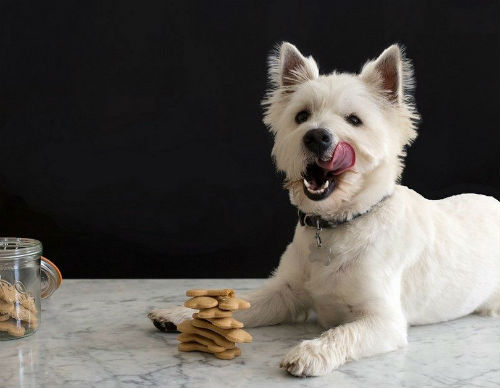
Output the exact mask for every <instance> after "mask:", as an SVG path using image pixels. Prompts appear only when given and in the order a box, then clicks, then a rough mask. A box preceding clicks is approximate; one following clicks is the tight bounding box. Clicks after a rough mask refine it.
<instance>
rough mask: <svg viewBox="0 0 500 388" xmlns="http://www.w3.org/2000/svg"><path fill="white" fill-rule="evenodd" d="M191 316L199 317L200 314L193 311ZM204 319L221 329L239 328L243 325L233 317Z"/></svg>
mask: <svg viewBox="0 0 500 388" xmlns="http://www.w3.org/2000/svg"><path fill="white" fill-rule="evenodd" d="M193 318H200V314H198V313H194V314H193ZM205 320H206V321H208V322H210V323H212V324H213V325H215V326H217V327H220V328H221V329H241V328H242V327H243V323H242V322H240V321H237V320H236V319H234V318H233V317H226V318H205Z"/></svg>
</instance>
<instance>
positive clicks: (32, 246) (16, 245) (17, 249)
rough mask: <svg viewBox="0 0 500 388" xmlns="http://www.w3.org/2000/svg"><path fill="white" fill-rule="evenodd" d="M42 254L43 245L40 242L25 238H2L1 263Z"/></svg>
mask: <svg viewBox="0 0 500 388" xmlns="http://www.w3.org/2000/svg"><path fill="white" fill-rule="evenodd" d="M41 253H42V243H41V242H40V241H38V240H35V239H32V238H24V237H0V261H1V260H9V259H16V258H21V257H26V256H32V255H36V254H41ZM33 259H36V257H34V258H33Z"/></svg>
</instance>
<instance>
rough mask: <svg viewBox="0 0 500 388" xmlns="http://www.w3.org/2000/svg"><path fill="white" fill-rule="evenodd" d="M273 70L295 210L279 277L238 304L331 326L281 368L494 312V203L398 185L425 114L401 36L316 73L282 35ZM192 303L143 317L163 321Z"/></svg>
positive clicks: (312, 370)
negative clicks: (341, 67) (353, 63)
mask: <svg viewBox="0 0 500 388" xmlns="http://www.w3.org/2000/svg"><path fill="white" fill-rule="evenodd" d="M269 73H270V78H271V82H272V88H271V90H270V91H269V92H268V94H267V96H266V99H265V100H264V106H265V107H266V112H265V118H264V122H265V123H266V124H267V125H268V126H269V128H270V130H271V132H272V133H273V134H274V136H275V144H274V148H273V151H272V154H273V157H274V158H275V161H276V165H277V168H278V170H280V171H283V172H284V173H285V174H286V187H287V189H288V190H289V192H290V199H291V201H292V203H293V204H294V205H295V206H297V208H298V209H299V216H300V220H299V221H300V222H299V223H298V225H297V228H296V230H295V236H294V239H293V242H292V243H291V244H290V245H289V246H288V247H287V249H286V251H285V253H284V254H283V256H282V257H281V261H280V265H279V267H278V268H277V269H276V271H275V273H274V274H273V276H272V277H271V278H270V279H269V280H268V281H267V283H266V285H265V286H264V287H263V288H262V289H260V290H258V291H256V292H255V293H253V294H252V295H249V296H248V299H249V300H250V302H251V303H252V307H251V308H250V309H249V310H246V311H241V312H239V313H238V314H237V316H236V317H237V319H239V320H241V321H243V322H244V324H245V325H246V326H248V327H252V326H265V325H274V324H278V323H281V322H291V321H295V320H298V319H303V317H304V316H306V315H307V312H308V311H309V310H311V309H312V310H314V311H315V312H316V314H317V317H318V321H319V323H320V324H321V325H322V326H324V327H325V328H326V329H327V330H326V331H325V332H324V333H323V334H322V335H321V336H320V337H319V338H316V339H312V340H307V341H303V342H301V343H300V344H298V345H297V346H296V347H294V348H293V349H291V350H290V351H289V352H288V354H287V355H286V356H285V358H284V359H283V361H282V362H281V367H282V368H284V369H286V370H287V371H288V372H289V373H291V374H293V375H296V376H319V375H324V374H326V373H328V372H329V371H331V370H332V369H334V368H337V367H338V366H340V365H342V364H343V363H345V362H346V361H348V360H356V359H358V358H360V357H365V356H370V355H374V354H377V353H382V352H389V351H392V350H395V349H397V348H399V347H402V346H405V345H406V343H407V327H408V325H417V324H425V323H434V322H440V321H446V320H449V319H454V318H458V317H461V316H464V315H467V314H470V313H472V312H476V313H480V314H485V315H495V314H496V313H497V312H498V310H499V307H500V249H499V241H500V203H499V202H498V201H497V200H495V199H494V198H492V197H487V196H482V195H475V194H463V195H457V196H453V197H450V198H446V199H442V200H439V201H431V200H427V199H425V198H423V197H422V196H421V195H419V194H418V193H416V192H414V191H412V190H411V189H409V188H407V187H405V186H401V185H398V184H397V183H398V180H399V178H400V175H401V172H402V169H403V157H404V155H405V147H406V146H408V145H409V144H410V143H411V142H412V140H413V139H415V137H416V136H417V134H416V131H415V126H416V120H417V119H418V114H417V112H416V110H415V107H414V106H413V104H412V99H411V97H410V95H409V91H410V89H411V88H412V82H413V81H412V70H411V66H410V63H409V62H408V61H407V60H405V59H404V57H403V54H402V51H401V49H400V48H399V47H398V46H397V45H393V46H391V47H389V48H388V49H386V50H385V51H384V52H383V53H382V54H381V55H380V57H379V58H377V59H376V60H374V61H371V62H368V63H366V64H365V66H364V67H363V69H362V70H361V72H360V74H339V73H335V72H334V73H332V74H329V75H319V71H318V67H317V65H316V62H315V61H314V59H313V58H312V57H308V58H305V57H304V56H302V54H301V53H300V52H299V51H298V50H297V49H296V48H295V46H293V45H291V44H289V43H283V44H282V45H281V47H280V49H279V50H278V51H277V53H276V55H274V56H272V57H271V60H270V70H269ZM191 313H192V310H189V309H186V308H184V307H174V308H171V309H164V310H154V311H152V312H151V313H150V314H149V317H150V318H151V319H153V320H154V322H155V324H156V325H157V326H159V327H162V326H165V325H166V324H167V323H168V322H172V323H173V324H177V323H179V322H181V321H182V320H184V319H188V318H190V317H191ZM172 323H170V325H171V327H173V324H172Z"/></svg>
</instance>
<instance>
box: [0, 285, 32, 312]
mask: <svg viewBox="0 0 500 388" xmlns="http://www.w3.org/2000/svg"><path fill="white" fill-rule="evenodd" d="M1 301H4V302H6V303H16V302H17V303H19V304H21V306H23V307H24V308H26V309H28V310H29V311H31V312H33V313H36V312H37V309H36V306H35V299H34V298H33V297H32V296H31V295H29V294H25V293H23V292H19V291H18V290H16V287H15V286H14V285H13V284H10V283H9V282H7V281H5V280H0V302H1Z"/></svg>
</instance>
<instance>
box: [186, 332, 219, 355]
mask: <svg viewBox="0 0 500 388" xmlns="http://www.w3.org/2000/svg"><path fill="white" fill-rule="evenodd" d="M177 340H179V341H180V342H197V343H199V344H200V345H203V346H206V347H207V348H208V350H209V351H210V352H211V353H219V352H223V351H224V350H226V348H225V347H223V346H219V345H217V344H216V343H215V342H214V341H213V340H211V339H209V338H205V337H202V336H201V335H198V334H189V333H181V334H179V335H178V336H177Z"/></svg>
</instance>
